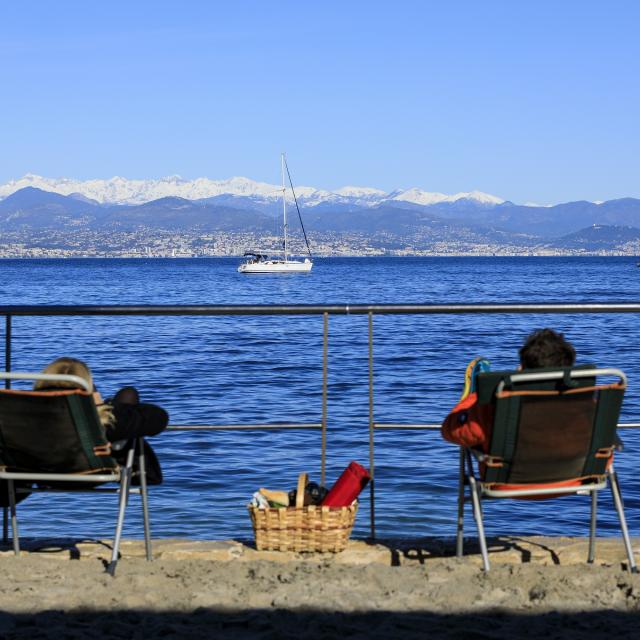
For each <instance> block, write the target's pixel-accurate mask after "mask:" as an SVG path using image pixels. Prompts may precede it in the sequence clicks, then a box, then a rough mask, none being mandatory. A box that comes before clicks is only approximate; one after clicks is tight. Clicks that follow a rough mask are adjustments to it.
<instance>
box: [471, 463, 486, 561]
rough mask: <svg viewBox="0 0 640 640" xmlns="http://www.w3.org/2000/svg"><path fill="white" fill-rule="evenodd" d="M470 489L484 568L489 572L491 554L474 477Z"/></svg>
mask: <svg viewBox="0 0 640 640" xmlns="http://www.w3.org/2000/svg"><path fill="white" fill-rule="evenodd" d="M469 487H470V489H471V501H472V503H473V517H474V518H475V520H476V525H477V527H478V542H479V543H480V553H481V554H482V567H483V568H484V570H485V571H489V553H488V551H487V539H486V538H485V535H484V523H483V521H482V509H481V507H480V497H479V494H478V486H477V483H476V479H475V478H474V477H473V475H470V476H469Z"/></svg>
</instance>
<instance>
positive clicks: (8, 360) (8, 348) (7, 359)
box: [4, 314, 11, 389]
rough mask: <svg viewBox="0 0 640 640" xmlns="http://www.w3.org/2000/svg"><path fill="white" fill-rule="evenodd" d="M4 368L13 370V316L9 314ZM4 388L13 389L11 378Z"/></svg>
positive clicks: (6, 321) (5, 334)
mask: <svg viewBox="0 0 640 640" xmlns="http://www.w3.org/2000/svg"><path fill="white" fill-rule="evenodd" d="M4 370H5V371H11V316H10V315H9V314H7V315H6V317H5V331H4ZM4 388H5V389H11V380H5V381H4Z"/></svg>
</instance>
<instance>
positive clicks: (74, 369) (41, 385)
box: [33, 358, 93, 391]
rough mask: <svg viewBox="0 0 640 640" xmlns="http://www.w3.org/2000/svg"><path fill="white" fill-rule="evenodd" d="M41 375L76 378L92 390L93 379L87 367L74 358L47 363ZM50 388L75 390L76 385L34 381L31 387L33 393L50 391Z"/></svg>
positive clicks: (64, 382)
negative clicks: (84, 381)
mask: <svg viewBox="0 0 640 640" xmlns="http://www.w3.org/2000/svg"><path fill="white" fill-rule="evenodd" d="M42 373H48V374H56V375H60V374H62V375H68V376H78V377H79V378H82V379H83V380H86V381H87V382H88V383H89V386H90V388H92V389H93V378H92V377H91V371H90V369H89V367H88V366H87V365H86V364H85V363H84V362H82V360H77V359H76V358H58V359H57V360H54V361H53V362H51V363H49V364H48V365H47V366H46V367H45V368H44V369H43V370H42ZM52 387H55V388H56V389H77V388H78V385H77V384H75V383H74V382H70V381H67V380H60V381H56V382H55V383H54V382H50V381H49V380H36V382H35V384H34V385H33V388H34V390H35V391H44V390H46V389H51V388H52Z"/></svg>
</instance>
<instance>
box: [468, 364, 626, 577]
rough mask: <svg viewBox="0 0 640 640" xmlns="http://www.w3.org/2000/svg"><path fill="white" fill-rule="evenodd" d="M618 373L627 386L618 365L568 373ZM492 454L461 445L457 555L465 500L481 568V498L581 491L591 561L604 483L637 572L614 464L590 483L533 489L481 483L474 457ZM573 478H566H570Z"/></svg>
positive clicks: (522, 378) (546, 377) (535, 378)
mask: <svg viewBox="0 0 640 640" xmlns="http://www.w3.org/2000/svg"><path fill="white" fill-rule="evenodd" d="M598 375H599V376H605V375H606V376H617V377H618V378H619V379H620V382H621V384H622V386H623V387H626V384H627V379H626V376H625V374H624V373H623V372H622V371H620V370H619V369H580V370H573V371H571V373H570V377H571V378H590V377H593V378H595V377H596V376H598ZM564 377H565V373H564V372H563V371H557V372H553V371H552V372H544V373H518V374H513V375H511V376H510V379H511V381H512V382H513V383H519V382H521V383H523V382H525V383H526V382H546V381H553V380H561V379H563V378H564ZM504 386H505V382H504V380H502V381H501V382H500V383H499V385H498V388H497V393H500V392H501V391H502V390H503V389H504ZM490 457H491V456H488V455H486V454H484V453H482V452H480V451H478V450H476V449H471V448H469V447H464V446H461V447H460V462H459V483H458V519H457V532H456V556H457V557H462V556H463V555H464V505H465V503H466V502H471V505H472V510H473V517H474V520H475V522H476V526H477V530H478V540H479V543H480V553H481V555H482V566H483V569H484V571H489V569H490V563H489V553H488V548H487V540H486V536H485V531H484V516H483V509H482V500H483V499H485V498H495V499H508V498H525V497H543V496H547V497H549V498H553V497H554V496H555V497H560V496H564V495H567V494H572V493H573V494H580V495H585V494H586V495H590V496H591V516H590V523H589V551H588V556H587V562H588V563H593V562H594V559H595V542H596V524H597V505H598V492H600V491H601V490H603V489H606V487H607V485H609V486H610V487H611V493H612V496H613V502H614V505H615V508H616V512H617V515H618V519H619V521H620V530H621V533H622V538H623V542H624V547H625V551H626V554H627V559H628V562H629V565H628V568H629V571H630V572H631V573H638V568H637V565H636V561H635V558H634V555H633V549H632V547H631V539H630V537H629V530H628V527H627V522H626V518H625V515H624V506H623V501H622V493H621V491H620V482H619V480H618V476H617V474H616V472H615V471H614V468H613V464H610V465H609V467H608V469H607V470H606V472H605V474H604V475H603V476H599V477H598V478H597V480H596V481H594V482H593V483H589V484H581V485H576V486H562V487H558V486H555V487H554V486H549V487H540V486H536V488H532V489H521V488H517V489H499V488H495V487H493V486H492V483H484V482H483V481H482V479H481V478H480V477H479V473H478V474H476V470H475V469H474V464H473V460H474V459H475V460H476V463H477V464H481V463H483V462H485V461H488V460H489V458H490ZM571 479H572V478H567V480H571ZM465 486H468V487H469V496H468V497H465Z"/></svg>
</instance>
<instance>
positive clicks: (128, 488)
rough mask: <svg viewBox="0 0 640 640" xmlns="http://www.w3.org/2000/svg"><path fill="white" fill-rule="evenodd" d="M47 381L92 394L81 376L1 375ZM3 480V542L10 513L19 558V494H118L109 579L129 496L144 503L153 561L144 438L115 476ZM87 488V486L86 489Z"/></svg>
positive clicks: (2, 473) (11, 475)
mask: <svg viewBox="0 0 640 640" xmlns="http://www.w3.org/2000/svg"><path fill="white" fill-rule="evenodd" d="M1 379H4V380H45V381H50V382H60V381H66V382H73V383H74V384H77V385H78V386H80V387H81V388H82V389H83V390H85V391H87V392H91V391H93V389H91V388H90V385H89V383H88V382H87V381H86V380H84V379H83V378H80V377H78V376H71V375H62V374H32V373H10V372H0V380H1ZM136 450H137V459H138V471H137V472H136V473H137V475H138V476H139V478H140V487H139V488H138V487H132V479H133V476H134V471H133V463H134V457H135V455H136ZM0 480H6V481H7V491H8V498H9V506H8V507H4V514H3V515H4V517H3V542H4V544H8V542H9V539H8V533H9V531H8V529H9V526H8V525H9V513H10V516H11V530H12V542H13V550H14V553H15V555H16V556H19V555H20V537H19V529H18V517H17V509H16V493H79V492H81V493H115V494H118V495H119V501H118V518H117V521H116V530H115V534H114V539H113V548H112V553H111V560H110V562H109V563H108V565H107V568H106V571H107V573H109V574H110V575H112V576H113V575H115V571H116V566H117V563H118V557H119V550H120V542H121V540H122V530H123V527H124V518H125V512H126V508H127V505H128V503H129V496H130V494H132V493H135V494H139V495H140V498H141V502H142V517H143V523H144V542H145V553H146V559H147V560H148V561H149V562H150V561H152V560H153V555H152V549H151V526H150V522H149V498H148V491H147V473H146V461H145V455H144V446H143V438H136V440H135V443H134V446H132V447H131V448H130V449H129V451H128V452H127V459H126V463H125V464H124V465H120V464H118V466H117V467H116V468H114V470H113V472H112V473H109V472H106V473H95V474H77V473H36V472H17V471H7V470H0ZM16 481H31V482H36V483H38V482H45V483H46V482H64V483H77V484H78V488H77V489H76V488H74V489H67V488H64V489H59V488H55V487H51V488H49V487H46V486H45V487H33V488H28V489H27V488H20V487H16V486H15V482H16ZM96 483H117V484H118V486H117V487H103V486H97V487H96V486H88V485H95V484H96ZM83 485H84V486H83Z"/></svg>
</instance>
